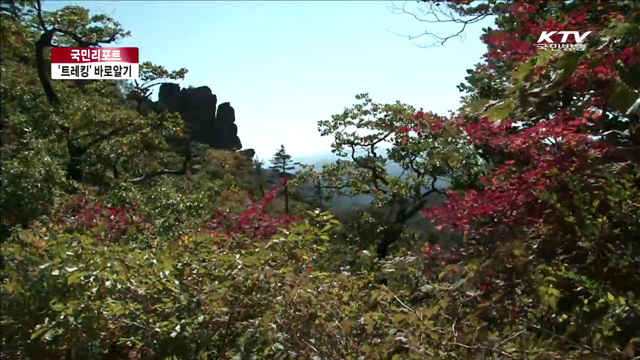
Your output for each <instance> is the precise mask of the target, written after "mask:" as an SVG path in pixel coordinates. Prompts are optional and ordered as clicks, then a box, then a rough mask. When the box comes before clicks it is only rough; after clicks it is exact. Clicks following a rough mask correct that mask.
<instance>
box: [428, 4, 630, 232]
mask: <svg viewBox="0 0 640 360" xmlns="http://www.w3.org/2000/svg"><path fill="white" fill-rule="evenodd" d="M452 3H454V4H455V3H459V2H455V1H453V2H452ZM541 6H544V5H541V3H539V2H533V1H523V0H520V1H513V2H512V3H511V4H509V11H505V13H504V14H503V15H501V18H502V25H501V26H500V27H499V29H498V30H490V31H488V33H487V34H486V35H485V36H483V38H482V40H483V42H485V43H486V44H487V46H488V52H487V53H486V54H485V58H486V59H487V65H482V66H479V67H477V69H476V70H482V69H483V68H484V70H486V71H497V70H498V69H499V67H500V66H504V63H509V64H511V66H513V67H514V68H516V67H517V66H518V65H519V64H521V63H523V62H526V61H529V60H530V59H532V58H533V57H534V56H536V55H537V53H538V49H537V47H536V46H535V44H536V41H537V39H538V37H539V36H540V34H541V33H542V31H554V30H572V31H579V32H581V33H584V32H586V31H591V32H592V34H593V35H591V36H594V35H596V36H597V35H598V34H600V33H601V32H602V31H603V30H604V29H605V28H606V27H607V26H608V25H609V24H610V23H611V21H612V19H617V20H620V19H622V18H623V17H624V16H623V15H624V11H625V10H624V9H623V8H622V7H620V6H619V5H617V4H615V2H591V3H588V2H587V3H584V4H581V5H580V6H566V7H564V8H563V10H562V11H555V12H550V11H548V10H546V8H542V7H541ZM594 14H598V16H595V15H594ZM554 36H562V35H558V34H556V35H554ZM556 40H560V38H557V39H556ZM638 59H640V46H639V45H638V44H635V45H630V46H627V47H624V45H619V44H618V43H616V42H609V43H606V44H605V45H603V46H601V47H599V48H598V50H597V51H592V52H590V54H589V56H582V57H581V58H580V59H579V62H578V64H577V66H576V70H575V71H573V72H572V73H570V74H569V76H567V77H566V78H565V79H564V81H563V84H562V85H563V86H564V88H563V91H567V92H572V93H573V94H574V95H575V96H576V97H577V98H582V99H586V101H585V103H584V104H581V107H582V108H587V109H594V110H593V111H592V112H591V111H590V112H587V113H585V114H582V113H576V111H575V110H570V107H569V106H566V105H565V106H558V108H557V109H556V111H555V113H554V114H551V119H550V120H546V121H539V122H538V123H537V124H533V125H529V126H528V127H523V128H514V127H513V125H514V122H513V121H510V120H505V121H502V122H499V123H494V122H491V121H489V120H488V119H487V118H483V119H481V120H480V121H478V122H475V123H464V122H463V121H460V125H461V126H460V128H461V130H462V131H464V133H466V135H467V136H468V138H469V141H470V143H471V144H473V145H475V146H477V147H478V148H483V149H486V150H489V151H490V152H491V154H492V161H495V162H496V164H495V166H494V168H493V169H492V170H491V172H490V173H489V174H488V176H485V177H484V178H482V179H481V181H480V188H481V189H480V190H478V189H470V190H467V191H466V192H463V193H451V194H450V195H449V201H448V203H447V204H446V205H444V206H436V207H434V208H432V209H431V210H428V211H425V214H426V215H427V216H428V217H430V218H432V219H434V220H435V221H436V222H438V223H439V224H440V227H442V226H446V227H450V228H454V229H461V230H463V231H464V232H465V233H468V232H469V231H471V230H472V228H473V227H474V226H476V225H478V223H482V225H483V226H482V227H478V228H477V229H475V232H476V233H477V234H486V232H487V231H491V230H492V229H494V227H495V226H498V224H500V226H503V225H506V226H511V227H513V226H515V227H518V226H529V225H533V224H538V223H539V222H540V221H541V219H542V217H543V214H544V213H545V210H546V209H545V207H544V205H543V204H542V203H541V201H540V197H539V194H540V192H542V191H548V192H552V193H556V194H560V195H562V194H563V189H564V187H563V186H564V185H563V184H562V183H561V181H559V180H558V176H557V175H558V174H567V173H569V174H572V175H573V176H576V177H578V178H583V179H588V178H589V176H590V174H591V172H592V169H593V168H594V167H597V166H598V165H597V164H602V163H604V160H605V159H607V158H608V156H609V154H608V151H607V147H606V146H605V145H604V144H603V143H601V142H594V141H593V140H591V139H590V135H600V134H601V133H602V132H603V131H604V130H605V129H603V123H604V122H605V121H606V119H602V118H603V117H606V116H607V115H606V114H605V113H604V112H603V111H602V110H603V109H607V108H610V106H609V102H610V99H611V98H612V92H613V91H614V90H613V89H614V86H613V85H614V84H616V83H620V76H619V74H618V70H617V69H616V63H618V66H619V65H620V64H622V65H624V66H628V65H631V64H636V63H637V62H638ZM546 67H548V65H547V66H546ZM535 70H536V71H534V72H533V74H532V76H533V79H531V81H536V80H540V81H544V80H543V79H542V78H540V77H541V76H543V74H544V70H545V68H536V69H535ZM563 105H564V104H563ZM423 117H424V113H423V112H422V111H420V112H418V113H417V114H416V119H421V118H423ZM517 120H521V119H517ZM524 120H527V119H524ZM602 120H605V121H602ZM550 139H552V141H550ZM609 160H610V159H609Z"/></svg>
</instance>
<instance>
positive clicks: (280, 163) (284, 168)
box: [269, 145, 299, 214]
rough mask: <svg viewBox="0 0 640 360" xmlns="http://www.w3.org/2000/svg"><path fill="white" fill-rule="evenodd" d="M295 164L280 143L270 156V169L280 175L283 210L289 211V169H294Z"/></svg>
mask: <svg viewBox="0 0 640 360" xmlns="http://www.w3.org/2000/svg"><path fill="white" fill-rule="evenodd" d="M295 165H299V163H297V162H293V161H292V160H291V155H289V154H287V151H286V150H285V148H284V145H280V149H279V150H277V151H276V153H275V154H274V155H273V158H271V166H270V167H269V168H270V169H271V170H273V171H275V172H276V173H277V174H278V176H279V177H280V184H282V187H283V195H284V211H285V213H286V214H288V213H289V195H290V193H289V176H290V173H289V171H292V170H295Z"/></svg>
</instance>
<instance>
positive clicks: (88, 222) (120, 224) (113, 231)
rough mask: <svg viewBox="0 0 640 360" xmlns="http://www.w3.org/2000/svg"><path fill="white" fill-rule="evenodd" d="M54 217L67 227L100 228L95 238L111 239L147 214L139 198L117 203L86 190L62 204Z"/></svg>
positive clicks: (140, 222)
mask: <svg viewBox="0 0 640 360" xmlns="http://www.w3.org/2000/svg"><path fill="white" fill-rule="evenodd" d="M57 218H58V220H59V221H60V222H61V223H63V224H65V226H67V227H72V228H75V229H80V228H82V229H100V230H102V231H99V232H97V233H96V236H97V237H98V239H99V240H101V241H107V242H113V241H117V240H120V239H121V238H122V237H123V236H125V235H126V234H127V232H128V231H130V230H131V229H133V228H134V227H135V226H138V225H141V224H143V223H144V222H145V219H146V214H145V213H143V212H141V210H140V200H139V199H138V198H136V199H135V200H134V201H133V203H132V204H131V205H129V206H116V205H112V204H109V203H107V202H105V201H103V200H100V199H98V198H95V197H93V196H92V193H91V191H85V192H84V194H83V195H82V196H78V197H76V198H74V199H73V201H72V202H70V203H69V204H67V206H64V207H62V208H61V211H60V212H59V213H58V216H57Z"/></svg>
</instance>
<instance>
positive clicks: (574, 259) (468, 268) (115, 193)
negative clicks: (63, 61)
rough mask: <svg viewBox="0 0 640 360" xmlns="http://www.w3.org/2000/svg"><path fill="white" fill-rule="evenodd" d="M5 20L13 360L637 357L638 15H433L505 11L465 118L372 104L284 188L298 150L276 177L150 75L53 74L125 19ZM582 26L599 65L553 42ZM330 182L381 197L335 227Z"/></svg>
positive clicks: (515, 11) (608, 8) (360, 100)
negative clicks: (548, 35)
mask: <svg viewBox="0 0 640 360" xmlns="http://www.w3.org/2000/svg"><path fill="white" fill-rule="evenodd" d="M1 5H2V8H1V11H2V12H1V16H2V19H1V20H2V23H1V26H2V29H1V30H2V31H0V46H1V47H0V50H1V52H0V71H1V73H0V76H1V79H2V81H1V83H0V125H1V133H0V135H1V146H2V148H1V159H0V160H1V161H2V164H1V186H2V188H1V191H0V213H1V214H0V217H1V220H2V225H1V226H2V228H1V231H2V232H1V234H0V236H1V239H0V240H1V246H2V260H1V264H0V266H1V268H2V270H1V275H0V281H1V284H0V296H1V305H0V306H1V309H0V310H1V311H0V325H1V327H2V329H1V333H2V335H1V338H2V340H1V346H2V348H1V352H0V354H1V356H2V358H7V359H238V360H241V359H312V360H337V359H353V360H356V359H357V360H360V359H366V360H375V359H385V360H401V359H416V360H418V359H419V360H423V359H632V358H634V357H635V358H638V357H640V298H639V296H640V293H639V289H640V172H639V169H640V164H639V162H640V151H639V149H640V125H639V124H640V95H639V94H640V7H639V5H638V4H637V2H633V1H611V2H609V1H584V2H583V1H525V0H504V1H503V0H500V1H497V0H490V1H486V2H473V3H472V2H471V1H468V0H449V1H445V2H430V1H427V2H423V3H422V6H424V13H423V14H429V13H431V14H439V15H438V16H439V19H440V21H451V22H454V23H458V24H460V27H461V28H462V29H464V26H467V25H469V26H471V24H472V23H473V22H475V21H477V20H478V19H481V18H484V17H487V16H495V18H496V22H495V27H494V28H491V29H486V30H485V34H484V35H483V37H482V39H481V40H482V41H483V42H484V43H485V44H486V45H487V51H486V54H485V56H484V58H483V59H482V62H481V63H479V64H478V65H477V66H476V67H475V68H474V69H471V70H468V76H467V78H466V82H465V83H464V84H461V85H460V90H461V92H462V93H463V97H462V104H463V106H462V108H461V109H460V111H459V112H457V113H455V114H450V115H446V116H443V115H438V114H434V113H431V112H429V111H428V110H425V109H415V108H413V107H412V106H409V105H406V104H403V103H402V102H397V103H393V104H379V103H376V102H375V101H374V100H373V99H371V98H370V97H369V96H368V95H367V94H360V95H358V96H357V97H356V101H355V104H354V105H352V106H350V107H347V108H345V109H344V111H342V112H340V109H336V112H337V114H336V115H334V116H333V117H332V118H331V119H328V120H323V121H320V122H319V123H318V126H319V130H320V133H321V135H322V136H328V137H331V139H332V140H333V145H332V151H333V152H334V154H335V155H336V156H337V157H338V160H337V161H335V162H332V163H330V164H326V165H325V166H323V167H322V168H315V169H311V168H309V167H303V169H302V170H300V171H297V172H296V173H295V176H289V175H288V174H289V173H288V172H289V171H290V170H289V169H290V168H291V167H290V166H291V164H289V161H290V158H288V157H287V156H285V155H286V154H285V150H284V147H282V149H281V152H280V155H279V159H281V160H282V161H283V163H282V164H281V165H282V166H281V167H280V168H279V169H283V170H282V171H280V170H278V169H275V168H274V170H272V171H273V172H272V173H270V174H267V175H268V176H267V177H266V178H265V179H264V180H263V179H262V178H259V176H258V175H257V174H256V169H258V168H261V166H260V165H259V164H255V163H252V162H251V161H250V160H249V159H247V157H246V156H245V155H243V154H241V153H238V152H234V151H225V150H215V149H212V148H210V147H208V146H206V145H203V144H198V143H196V142H194V141H192V139H191V138H190V137H189V135H188V134H189V132H188V131H187V130H188V129H187V128H186V125H185V122H184V121H183V119H181V117H180V115H178V114H176V113H171V112H167V111H162V109H159V110H154V111H140V108H139V107H138V108H137V107H136V103H135V102H132V101H131V94H132V91H135V85H134V84H122V83H118V82H110V81H94V82H89V83H74V82H59V81H51V80H50V77H49V75H48V68H47V66H46V59H47V56H48V48H50V47H51V46H110V45H109V44H113V43H114V42H116V41H118V40H120V39H122V38H124V37H126V36H128V35H129V33H128V32H127V31H126V29H123V28H122V27H121V26H120V24H119V23H118V22H117V21H116V20H115V19H112V18H110V17H109V16H106V15H98V14H89V12H88V10H86V9H84V8H82V7H79V6H67V7H64V8H62V9H60V10H57V11H55V12H53V13H49V12H46V11H42V10H41V4H40V2H38V1H28V0H19V1H2V3H1ZM562 29H568V30H571V31H580V32H586V31H590V32H591V33H590V35H589V36H588V37H587V38H586V40H585V41H586V49H585V50H584V51H556V50H543V49H538V48H537V47H536V46H535V43H536V41H537V40H538V38H539V36H540V33H541V32H542V31H556V30H562ZM560 37H561V35H560V36H559V37H558V39H560ZM446 40H447V39H443V38H440V40H439V42H441V43H443V44H444V43H445V42H446ZM445 46H446V45H445ZM425 51H427V50H425ZM428 51H436V52H437V49H436V50H433V49H432V50H428ZM425 56H430V55H427V54H426V53H425ZM158 60H159V61H160V60H161V59H158ZM419 64H420V62H419V61H417V62H416V65H417V66H416V71H420V66H419ZM185 66H188V64H185ZM185 71H186V70H185ZM185 71H183V70H182V69H181V70H179V71H171V70H170V69H169V70H168V69H165V68H163V67H162V66H160V65H157V64H151V63H147V64H146V65H144V66H142V67H141V73H142V75H143V76H145V78H146V79H160V80H162V79H178V78H182V77H184V74H185ZM336 86H339V84H336ZM431 86H438V85H433V84H432V85H431ZM147 94H148V93H147ZM348 101H349V99H345V102H346V103H347V102H348ZM240 126H241V125H240ZM265 126H266V125H265ZM354 129H355V130H358V131H355V130H354ZM365 133H366V135H363V134H365ZM284 141H285V140H284V139H283V142H284ZM247 145H250V144H247ZM285 145H286V143H285ZM275 150H276V149H274V151H275ZM389 162H393V163H395V164H397V166H398V167H399V168H401V171H402V173H403V175H402V176H398V174H393V173H389V171H387V170H388V166H389V165H388V164H389ZM269 179H271V180H270V181H267V180H269ZM442 179H448V180H449V181H450V187H449V188H447V189H442V188H439V187H438V186H434V185H435V184H436V182H438V181H440V180H442ZM316 184H317V185H318V186H317V189H315V188H314V189H315V190H317V194H318V197H317V199H321V198H324V197H328V198H331V197H335V196H343V197H344V196H365V197H367V198H368V199H371V200H372V201H371V204H370V205H369V206H368V207H367V208H365V209H363V210H362V211H361V212H360V213H357V215H355V216H351V217H349V218H346V217H343V218H341V219H338V218H337V217H336V215H335V214H333V213H331V212H330V211H327V210H328V207H323V206H324V205H323V201H324V200H323V201H318V202H316V203H314V202H313V201H310V200H309V199H307V198H302V197H296V196H300V191H299V190H300V188H301V187H304V186H307V192H306V194H307V195H309V194H310V193H313V191H311V192H310V191H309V190H308V189H309V188H308V187H309V186H312V187H313V186H315V185H316ZM303 195H304V194H303ZM285 196H286V199H285ZM434 197H435V198H438V199H440V200H439V201H438V202H437V203H436V204H434V202H433V199H434ZM316 208H318V209H316ZM420 224H425V228H424V229H431V230H430V231H428V232H422V233H420V232H416V231H415V229H416V226H417V227H418V228H419V227H420Z"/></svg>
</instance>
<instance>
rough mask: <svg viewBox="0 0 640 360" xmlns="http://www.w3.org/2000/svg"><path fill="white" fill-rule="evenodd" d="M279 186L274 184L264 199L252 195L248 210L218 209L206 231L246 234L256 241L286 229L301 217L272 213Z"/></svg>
mask: <svg viewBox="0 0 640 360" xmlns="http://www.w3.org/2000/svg"><path fill="white" fill-rule="evenodd" d="M276 192H277V188H276V187H275V186H274V187H273V188H271V190H270V191H269V192H268V193H267V194H265V196H264V197H263V198H262V199H254V198H253V197H250V198H249V200H248V201H247V204H246V210H244V211H243V212H241V213H233V212H228V211H223V210H217V211H216V212H215V213H214V214H213V216H212V219H211V221H210V222H209V224H207V229H206V230H205V231H207V232H209V233H212V234H213V233H220V232H222V233H224V234H225V235H226V236H227V237H233V236H238V235H244V236H247V237H248V238H250V239H252V240H254V241H266V240H269V239H271V238H272V237H273V236H274V235H276V234H278V233H279V231H280V230H281V229H286V228H287V227H289V226H290V225H291V224H292V223H294V222H295V221H297V220H300V217H298V216H295V215H288V214H284V213H277V214H272V212H270V211H269V206H270V205H271V204H272V203H273V202H274V200H275V199H276Z"/></svg>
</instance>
